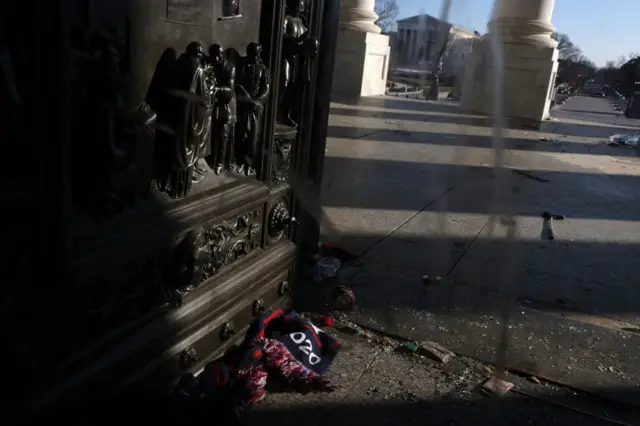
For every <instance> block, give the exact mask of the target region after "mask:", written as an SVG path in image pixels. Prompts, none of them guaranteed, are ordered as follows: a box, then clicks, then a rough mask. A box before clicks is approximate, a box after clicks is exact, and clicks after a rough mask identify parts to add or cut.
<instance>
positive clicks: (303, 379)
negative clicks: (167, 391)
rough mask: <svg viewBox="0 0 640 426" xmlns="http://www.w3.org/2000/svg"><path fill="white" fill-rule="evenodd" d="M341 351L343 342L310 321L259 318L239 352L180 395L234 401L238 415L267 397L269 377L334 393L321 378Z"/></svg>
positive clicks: (291, 316)
mask: <svg viewBox="0 0 640 426" xmlns="http://www.w3.org/2000/svg"><path fill="white" fill-rule="evenodd" d="M339 349H340V342H338V341H337V340H335V339H334V338H333V337H331V336H329V335H328V334H326V333H325V332H323V331H322V330H321V329H319V328H318V327H316V326H315V325H314V324H313V323H311V321H309V320H307V319H305V318H302V317H300V316H299V315H298V314H296V313H295V312H288V313H285V312H284V311H283V310H280V309H278V310H275V311H273V312H270V313H267V314H265V315H263V316H261V317H260V318H257V319H256V320H254V321H253V323H252V324H251V325H250V327H249V330H248V331H247V334H246V335H245V338H244V340H243V341H242V344H241V345H240V346H239V347H238V348H237V350H236V351H235V352H233V353H232V354H230V355H229V354H228V355H226V356H225V357H223V358H222V359H220V360H217V361H214V362H211V363H209V364H207V365H206V366H205V368H204V370H203V372H202V373H201V374H200V376H199V377H198V378H197V379H196V380H195V381H192V382H191V385H190V386H188V388H186V387H185V386H184V384H183V386H182V388H180V389H179V392H181V393H182V395H185V396H189V397H204V398H208V399H209V400H212V401H213V400H226V401H230V402H231V405H232V408H233V410H234V411H235V412H236V413H237V415H240V413H241V412H242V411H243V410H244V409H245V408H246V407H248V406H250V405H251V404H253V403H255V402H257V401H259V400H261V399H262V398H263V397H264V394H265V388H266V385H267V378H268V377H269V375H270V374H278V375H279V376H281V378H284V380H285V381H286V382H287V383H288V384H289V385H293V386H295V387H296V388H297V389H300V390H303V391H324V392H330V391H332V390H334V387H333V385H332V384H331V383H330V382H329V381H327V380H326V379H324V378H323V376H322V374H324V373H325V372H326V370H327V369H328V368H329V366H330V365H331V363H332V362H333V360H334V358H335V356H336V354H337V353H338V351H339ZM185 383H188V382H187V381H185Z"/></svg>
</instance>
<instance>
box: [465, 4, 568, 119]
mask: <svg viewBox="0 0 640 426" xmlns="http://www.w3.org/2000/svg"><path fill="white" fill-rule="evenodd" d="M495 1H496V5H495V8H494V16H493V18H492V20H491V22H489V33H488V34H486V35H485V36H483V37H482V38H481V39H480V40H478V41H476V42H474V44H473V52H472V54H471V57H470V59H469V61H468V63H467V64H466V70H465V77H464V81H463V86H462V98H461V106H462V109H463V110H465V111H467V112H472V113H478V114H484V115H491V113H492V109H493V94H494V90H493V82H492V80H493V77H492V76H493V72H494V71H493V70H494V65H493V53H492V51H491V39H492V37H494V35H497V36H499V38H500V43H501V46H502V51H503V58H504V74H503V86H502V87H503V89H502V90H503V101H504V104H503V105H504V107H503V110H504V111H505V114H506V116H507V117H508V118H510V119H511V120H510V124H512V125H516V126H519V125H525V126H527V127H531V126H533V127H539V126H540V122H541V121H542V120H544V119H545V118H547V117H548V115H549V108H550V105H551V100H552V96H553V87H554V85H555V77H556V73H557V70H558V50H557V48H556V47H557V43H556V42H555V41H554V40H553V39H552V38H551V34H552V33H553V31H555V28H554V27H553V25H552V24H551V16H552V13H553V7H554V3H555V1H554V0H495Z"/></svg>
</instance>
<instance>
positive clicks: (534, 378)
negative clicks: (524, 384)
mask: <svg viewBox="0 0 640 426" xmlns="http://www.w3.org/2000/svg"><path fill="white" fill-rule="evenodd" d="M528 379H529V381H530V382H531V383H535V384H536V385H540V384H542V382H541V381H540V379H538V378H537V377H536V376H529V377H528Z"/></svg>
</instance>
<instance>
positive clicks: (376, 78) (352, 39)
mask: <svg viewBox="0 0 640 426" xmlns="http://www.w3.org/2000/svg"><path fill="white" fill-rule="evenodd" d="M337 46H338V47H337V51H336V57H335V64H334V68H333V85H332V90H331V92H332V94H334V95H337V96H340V97H354V96H375V95H384V94H385V91H386V88H387V73H388V71H389V57H390V52H391V48H390V47H389V36H387V35H383V34H374V33H368V32H360V31H350V30H339V31H338V43H337Z"/></svg>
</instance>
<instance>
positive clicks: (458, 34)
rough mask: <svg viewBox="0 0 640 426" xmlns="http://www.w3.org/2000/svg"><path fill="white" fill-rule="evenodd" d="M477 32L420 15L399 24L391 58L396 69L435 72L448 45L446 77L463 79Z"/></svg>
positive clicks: (444, 70)
mask: <svg viewBox="0 0 640 426" xmlns="http://www.w3.org/2000/svg"><path fill="white" fill-rule="evenodd" d="M479 37H480V34H479V33H478V32H477V31H473V30H469V29H467V28H464V27H460V26H458V25H453V24H450V23H448V22H445V21H441V20H440V19H437V18H434V17H433V16H429V15H416V16H412V17H410V18H405V19H401V20H399V21H397V31H396V32H395V33H394V34H393V35H392V36H391V57H392V59H393V66H394V67H395V68H407V69H421V70H425V69H431V68H430V67H431V65H432V64H431V62H432V61H434V60H436V58H437V56H438V53H439V50H440V49H441V48H442V46H443V44H444V43H445V42H447V41H448V46H447V50H446V55H445V57H443V69H442V71H443V73H445V74H449V75H461V74H462V73H463V72H464V63H465V60H466V58H467V56H468V55H469V54H470V53H471V50H472V48H473V42H474V40H475V39H477V38H479Z"/></svg>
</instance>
